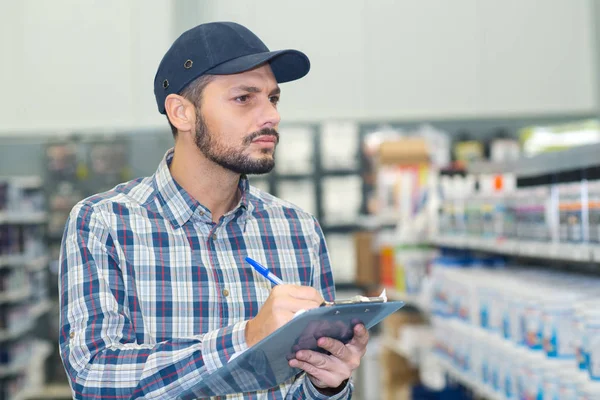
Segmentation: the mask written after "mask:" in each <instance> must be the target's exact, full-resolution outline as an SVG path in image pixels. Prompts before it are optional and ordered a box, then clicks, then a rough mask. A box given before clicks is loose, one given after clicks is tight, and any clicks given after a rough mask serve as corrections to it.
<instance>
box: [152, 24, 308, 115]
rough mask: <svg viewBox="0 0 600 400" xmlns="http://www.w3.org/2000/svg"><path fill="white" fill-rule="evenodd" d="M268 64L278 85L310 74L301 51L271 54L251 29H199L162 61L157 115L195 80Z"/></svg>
mask: <svg viewBox="0 0 600 400" xmlns="http://www.w3.org/2000/svg"><path fill="white" fill-rule="evenodd" d="M266 62H268V63H269V64H270V65H271V69H272V70H273V75H275V79H276V80H277V82H279V83H283V82H289V81H293V80H296V79H300V78H302V77H303V76H304V75H306V74H307V73H308V71H309V70H310V61H309V60H308V57H307V56H306V55H305V54H304V53H302V52H300V51H298V50H277V51H269V49H268V48H267V46H266V45H265V44H264V43H263V42H262V41H261V40H260V39H259V38H258V36H256V35H255V34H254V33H252V32H251V31H250V30H249V29H248V28H246V27H244V26H242V25H240V24H236V23H234V22H211V23H207V24H202V25H198V26H196V27H195V28H192V29H190V30H188V31H186V32H184V33H183V34H181V36H179V38H177V40H175V42H173V44H172V45H171V48H169V50H168V51H167V53H166V54H165V56H164V57H163V59H162V61H161V62H160V65H159V66H158V71H157V72H156V76H155V77H154V96H155V97H156V104H157V105H158V111H159V112H160V113H161V114H165V113H166V112H165V99H166V97H167V96H168V95H170V94H171V93H176V94H179V93H181V91H182V90H183V89H185V87H186V86H187V85H189V84H190V83H191V82H192V81H193V80H194V79H196V78H198V77H200V76H202V75H205V74H212V75H229V74H237V73H240V72H244V71H248V70H250V69H252V68H254V67H257V66H259V65H261V64H263V63H266Z"/></svg>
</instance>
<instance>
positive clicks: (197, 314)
mask: <svg viewBox="0 0 600 400" xmlns="http://www.w3.org/2000/svg"><path fill="white" fill-rule="evenodd" d="M172 158H173V150H170V151H169V152H167V154H166V156H165V158H164V159H163V161H162V162H161V164H160V166H159V167H158V170H157V171H156V173H155V174H154V175H153V176H151V177H148V178H143V179H137V180H134V181H131V182H129V183H125V184H122V185H119V186H117V187H116V188H114V189H113V190H111V191H109V192H106V193H103V194H99V195H96V196H92V197H90V198H88V199H86V200H83V201H82V202H80V203H79V204H77V205H76V206H75V207H74V208H73V210H72V211H71V214H70V217H69V220H68V222H67V226H66V229H65V233H64V236H63V244H62V250H61V260H60V275H59V286H60V307H61V315H60V335H59V336H60V339H59V343H60V350H61V356H62V359H63V363H64V365H65V369H66V371H67V374H68V376H69V379H70V384H71V388H72V391H73V395H74V397H75V398H78V399H129V398H132V399H133V398H145V399H172V398H180V397H182V398H193V397H195V396H194V395H191V394H190V389H193V388H194V387H198V386H201V385H202V384H203V382H207V381H209V380H208V377H210V375H211V374H212V373H213V372H215V371H217V370H218V369H219V368H220V367H222V366H223V365H225V364H227V362H228V360H229V359H230V357H231V356H232V355H233V354H234V353H236V352H239V351H242V350H244V349H245V348H247V345H246V342H245V335H244V329H245V326H246V321H248V320H249V319H251V318H253V317H254V316H256V314H257V312H258V310H259V309H260V307H261V305H262V304H263V303H264V302H265V300H266V299H267V297H268V296H269V292H270V289H271V284H270V282H269V281H267V280H266V279H265V278H264V277H262V276H261V275H259V274H258V273H257V272H255V271H254V270H253V269H252V268H251V267H249V266H248V265H247V264H246V263H245V261H244V258H245V257H246V256H250V257H252V258H254V259H256V260H257V261H259V262H261V263H264V265H268V266H269V267H270V269H272V271H273V272H274V273H275V274H277V275H278V276H280V277H281V278H282V280H283V281H284V282H287V283H293V284H298V285H307V286H312V287H314V288H316V289H317V290H319V291H321V293H322V294H323V297H324V298H325V299H326V300H332V299H333V298H334V286H333V277H332V274H331V268H330V263H329V257H328V253H327V248H326V245H325V240H324V237H323V233H322V231H321V228H320V226H319V225H318V223H317V221H316V220H315V219H314V217H312V216H311V215H309V214H307V213H305V212H303V211H302V210H300V209H298V208H297V207H295V206H293V205H292V204H289V203H286V202H284V201H282V200H280V199H277V198H275V197H273V196H271V195H269V194H267V193H264V192H261V191H260V190H258V189H256V188H254V187H252V186H250V185H249V183H248V180H247V179H246V178H245V177H243V178H241V179H240V183H239V189H240V190H241V193H242V197H241V200H240V202H239V204H238V205H237V207H235V209H233V210H232V211H230V212H228V213H227V214H225V215H224V216H223V217H222V218H221V219H220V221H219V222H218V223H213V222H212V216H211V213H210V211H209V210H208V209H207V208H206V207H204V206H203V205H202V204H200V203H198V202H197V201H196V200H195V199H194V198H192V197H191V196H190V195H189V194H188V193H187V192H186V191H185V190H184V189H183V188H181V187H180V186H179V185H178V184H177V183H176V182H175V181H174V180H173V178H172V176H171V174H170V171H169V164H170V162H171V160H172ZM227 386H228V384H227V382H225V385H223V382H221V383H220V384H219V385H218V386H216V387H214V388H211V389H210V393H211V395H213V396H214V398H222V399H223V398H226V399H270V400H275V399H321V398H327V397H326V396H323V395H321V394H320V393H318V392H317V390H316V389H315V388H314V386H313V385H312V383H311V382H310V380H309V379H308V377H307V376H306V375H305V374H300V375H298V376H297V377H296V378H295V379H292V380H290V381H288V382H285V383H282V384H281V385H280V386H277V387H274V388H266V387H261V383H260V377H257V379H256V380H255V381H254V382H246V383H245V384H244V386H243V388H242V389H243V391H244V392H245V393H237V394H228V395H226V393H232V392H235V391H236V390H239V388H240V387H239V386H235V388H236V389H234V390H232V386H230V387H227ZM351 396H352V383H349V384H348V385H347V386H346V388H345V389H344V390H342V392H341V393H339V394H338V395H336V396H335V397H333V398H336V399H338V398H339V399H348V398H351Z"/></svg>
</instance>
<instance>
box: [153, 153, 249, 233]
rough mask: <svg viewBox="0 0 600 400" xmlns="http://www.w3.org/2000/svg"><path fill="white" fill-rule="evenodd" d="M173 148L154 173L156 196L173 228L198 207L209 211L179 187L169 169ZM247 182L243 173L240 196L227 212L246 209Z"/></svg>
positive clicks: (205, 212)
mask: <svg viewBox="0 0 600 400" xmlns="http://www.w3.org/2000/svg"><path fill="white" fill-rule="evenodd" d="M173 155H174V149H173V148H171V149H169V150H168V151H167V153H166V154H165V156H164V157H163V159H162V161H161V162H160V164H159V166H158V169H157V170H156V173H155V174H154V182H153V183H154V188H155V189H156V192H157V198H158V200H159V202H160V204H161V206H162V209H163V212H164V213H165V216H166V217H167V218H168V219H169V221H171V224H173V226H174V227H175V228H178V227H181V226H183V225H184V224H185V223H186V222H187V221H189V219H190V218H191V217H192V215H194V213H195V212H196V210H197V209H198V208H200V209H201V210H200V211H202V212H203V214H206V215H209V214H210V211H209V210H208V209H207V208H206V207H205V206H203V205H202V204H200V203H199V202H198V201H197V200H196V199H194V198H193V197H192V196H191V195H190V194H189V193H188V192H186V191H185V189H184V188H183V187H181V186H180V185H179V184H178V183H177V182H176V181H175V179H173V176H172V175H171V171H170V170H169V166H170V165H171V161H173ZM249 187H250V185H249V182H248V178H247V177H246V176H245V175H242V176H241V177H240V180H239V183H238V189H239V190H240V192H241V194H242V196H241V199H240V202H239V203H238V205H237V206H236V208H235V209H234V210H232V211H230V212H229V213H227V214H230V213H233V212H237V211H238V210H240V209H241V210H242V211H243V210H247V209H248V203H249V202H248V192H249Z"/></svg>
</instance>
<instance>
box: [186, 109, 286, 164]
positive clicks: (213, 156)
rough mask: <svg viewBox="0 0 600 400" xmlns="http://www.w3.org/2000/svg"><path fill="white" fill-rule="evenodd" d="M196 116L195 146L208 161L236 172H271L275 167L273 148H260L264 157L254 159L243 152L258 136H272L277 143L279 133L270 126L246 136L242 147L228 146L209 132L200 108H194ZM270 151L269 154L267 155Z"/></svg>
mask: <svg viewBox="0 0 600 400" xmlns="http://www.w3.org/2000/svg"><path fill="white" fill-rule="evenodd" d="M196 115H197V116H198V118H197V120H196V136H195V138H194V142H195V143H196V147H198V149H199V150H200V152H202V154H204V156H205V157H206V158H208V159H209V160H210V161H212V162H214V163H216V164H218V165H220V166H221V167H223V168H225V169H228V170H230V171H233V172H235V173H236V174H245V175H259V174H266V173H268V172H271V171H272V170H273V168H274V167H275V153H274V150H270V149H262V153H263V154H264V155H265V156H264V157H261V158H258V159H254V158H252V157H251V156H250V155H247V154H244V153H243V150H244V148H247V147H248V146H250V144H251V143H252V141H253V140H254V139H256V138H257V137H259V136H265V135H267V136H274V137H275V138H276V139H277V143H279V133H278V132H277V130H275V129H272V128H265V129H261V130H260V131H256V132H253V133H251V134H249V135H248V136H246V137H245V138H244V140H243V142H242V145H243V147H242V148H234V147H229V146H227V145H226V144H223V143H219V142H218V141H217V139H216V138H215V135H214V134H213V133H211V132H210V131H209V129H208V126H207V125H206V122H205V121H204V118H203V117H202V113H201V112H200V110H196ZM270 153H271V155H270V156H268V155H269V154H270Z"/></svg>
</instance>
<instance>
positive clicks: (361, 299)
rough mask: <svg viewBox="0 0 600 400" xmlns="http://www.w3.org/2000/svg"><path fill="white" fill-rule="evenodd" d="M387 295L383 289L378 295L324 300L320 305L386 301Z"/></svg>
mask: <svg viewBox="0 0 600 400" xmlns="http://www.w3.org/2000/svg"><path fill="white" fill-rule="evenodd" d="M386 302H387V296H386V294H385V290H384V291H383V292H382V293H381V294H380V295H379V296H378V297H365V296H360V295H359V296H353V297H350V298H348V299H343V300H335V301H324V302H323V303H322V304H321V307H327V306H337V305H340V304H360V303H386Z"/></svg>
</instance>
